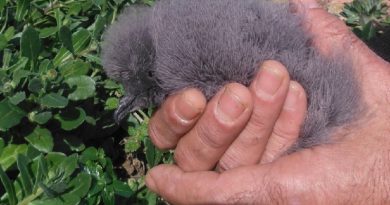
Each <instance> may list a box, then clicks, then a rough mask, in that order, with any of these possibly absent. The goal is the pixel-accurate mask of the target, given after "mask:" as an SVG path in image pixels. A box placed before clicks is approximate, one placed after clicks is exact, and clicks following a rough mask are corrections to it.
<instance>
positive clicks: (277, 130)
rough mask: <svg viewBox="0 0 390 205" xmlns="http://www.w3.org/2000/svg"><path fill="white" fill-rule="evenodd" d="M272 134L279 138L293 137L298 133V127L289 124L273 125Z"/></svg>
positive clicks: (288, 138) (287, 138)
mask: <svg viewBox="0 0 390 205" xmlns="http://www.w3.org/2000/svg"><path fill="white" fill-rule="evenodd" d="M273 134H274V135H275V136H276V137H278V138H279V139H283V140H290V139H295V138H297V137H298V135H299V127H297V129H295V128H291V127H289V126H281V125H280V124H279V125H277V126H275V127H274V129H273Z"/></svg>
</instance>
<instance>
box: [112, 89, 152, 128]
mask: <svg viewBox="0 0 390 205" xmlns="http://www.w3.org/2000/svg"><path fill="white" fill-rule="evenodd" d="M147 106H148V103H147V100H146V96H143V95H142V94H139V95H135V96H125V97H123V98H122V99H121V100H120V102H119V107H118V109H116V111H115V113H114V120H115V122H116V123H117V124H120V122H121V121H122V120H123V119H124V118H125V117H126V116H127V115H128V114H129V113H131V112H134V111H136V110H139V109H141V108H145V107H147Z"/></svg>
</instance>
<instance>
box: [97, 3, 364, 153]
mask: <svg viewBox="0 0 390 205" xmlns="http://www.w3.org/2000/svg"><path fill="white" fill-rule="evenodd" d="M301 23H302V20H301V19H300V18H299V16H296V15H294V14H291V13H289V9H288V5H286V4H280V3H273V2H269V1H261V0H241V1H239V2H237V1H235V0H162V1H158V2H157V3H156V5H155V6H154V7H153V8H151V9H141V10H137V11H133V12H131V11H129V10H127V11H126V12H124V14H122V16H121V17H120V18H119V20H118V22H117V23H116V24H114V25H113V26H112V27H111V28H110V29H109V30H108V32H107V33H106V36H105V43H104V46H103V65H104V68H105V70H106V72H107V74H108V75H109V76H110V77H112V78H113V79H115V80H118V81H119V82H121V83H123V84H124V86H125V88H126V97H124V99H123V100H121V103H120V107H119V108H118V110H117V113H116V119H117V120H120V119H122V118H123V117H124V116H125V115H126V114H127V113H128V112H131V111H134V110H136V109H139V108H145V107H147V106H150V105H157V106H158V105H160V104H161V102H162V101H163V100H164V98H165V97H166V96H167V95H169V94H171V93H174V92H177V91H179V90H181V89H183V88H186V87H194V88H198V89H200V90H201V91H202V92H203V93H204V94H205V96H206V97H207V99H210V98H211V97H212V96H213V95H214V94H215V93H216V92H217V91H218V90H219V89H221V88H222V87H223V86H224V85H226V84H227V83H231V82H238V83H242V84H244V85H249V84H250V82H251V81H252V79H253V77H254V76H255V74H256V73H257V72H258V69H259V64H261V63H262V62H263V61H265V60H269V59H273V60H277V61H280V62H282V63H283V64H284V65H285V66H286V67H287V69H288V71H289V74H290V76H291V79H292V80H296V81H298V82H299V83H300V84H301V85H302V86H303V87H304V88H305V90H306V92H307V95H308V112H307V117H306V119H305V122H304V125H303V127H302V129H301V133H300V138H299V140H298V142H297V143H296V145H295V147H294V148H293V149H299V148H306V147H311V146H314V145H318V144H322V143H329V142H331V141H330V139H329V133H330V132H331V131H332V130H334V128H336V127H339V126H342V125H345V124H347V123H349V122H351V121H352V120H353V119H355V118H356V116H357V113H358V112H359V110H360V98H359V96H360V95H359V93H360V92H359V88H358V85H357V80H356V78H355V76H354V72H353V69H352V68H351V66H350V65H349V64H348V63H346V62H347V61H346V60H344V59H342V58H336V57H333V58H330V57H324V56H321V55H320V54H319V53H318V52H317V51H316V50H315V49H314V48H313V47H311V46H310V41H311V39H310V36H308V35H307V34H306V33H305V32H304V30H303V28H302V26H301Z"/></svg>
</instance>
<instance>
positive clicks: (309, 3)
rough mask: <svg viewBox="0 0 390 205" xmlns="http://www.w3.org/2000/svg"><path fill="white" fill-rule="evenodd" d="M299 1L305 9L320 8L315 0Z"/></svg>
mask: <svg viewBox="0 0 390 205" xmlns="http://www.w3.org/2000/svg"><path fill="white" fill-rule="evenodd" d="M301 3H302V4H303V6H304V7H305V8H307V9H316V8H321V6H320V4H318V2H317V0H301Z"/></svg>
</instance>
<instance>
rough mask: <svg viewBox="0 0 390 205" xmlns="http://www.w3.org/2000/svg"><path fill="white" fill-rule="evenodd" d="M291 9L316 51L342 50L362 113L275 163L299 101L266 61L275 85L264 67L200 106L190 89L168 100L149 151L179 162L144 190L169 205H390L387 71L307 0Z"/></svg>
mask: <svg viewBox="0 0 390 205" xmlns="http://www.w3.org/2000/svg"><path fill="white" fill-rule="evenodd" d="M295 3H296V4H295V9H296V10H297V11H298V12H300V13H302V14H304V16H305V19H306V26H307V28H308V30H309V31H310V32H311V33H312V34H313V35H314V43H315V45H316V46H317V47H318V48H320V50H321V51H322V52H324V53H328V54H332V53H334V52H336V51H339V50H340V49H344V50H345V54H346V55H347V57H350V58H351V59H352V62H351V63H353V66H354V68H355V69H356V72H357V74H358V76H359V80H360V85H361V90H362V96H363V99H364V102H365V105H366V110H365V112H364V115H363V116H362V117H361V118H360V120H359V121H358V122H356V123H354V124H351V125H349V126H347V127H344V128H343V129H340V130H338V132H337V134H335V136H334V137H335V138H337V139H338V140H337V141H335V142H336V143H334V144H327V145H322V146H317V147H314V148H312V149H305V150H301V151H299V152H296V153H293V154H291V155H287V156H281V157H279V155H280V154H281V153H282V152H283V151H284V150H285V147H288V146H289V145H291V143H293V142H294V140H295V138H296V136H297V132H298V128H299V124H300V123H301V122H302V118H303V116H304V110H305V106H306V104H305V101H304V100H302V97H304V92H303V90H302V88H300V87H299V86H298V85H297V84H296V83H294V82H290V81H289V79H288V75H287V74H286V73H285V70H284V68H283V66H281V65H280V64H278V63H276V62H273V61H270V62H267V63H266V64H265V65H263V66H265V67H266V68H268V69H271V70H272V71H271V73H274V74H275V73H276V76H279V78H280V79H279V82H280V83H279V84H278V83H275V84H273V85H272V83H271V82H277V80H276V79H277V78H278V77H275V75H271V74H269V73H266V72H267V71H266V70H268V69H264V70H265V71H262V72H260V73H259V75H258V76H259V78H258V79H257V80H256V81H255V82H254V83H253V85H251V87H250V88H249V89H247V88H245V87H243V86H242V85H239V84H231V85H228V86H227V88H225V89H224V91H221V92H220V93H218V94H217V95H216V96H215V98H213V99H212V100H211V101H210V103H208V104H207V107H206V103H205V100H204V97H203V96H202V95H201V94H200V93H199V92H198V91H196V90H193V89H191V90H187V91H185V92H182V93H180V94H177V95H174V96H172V97H171V98H169V99H168V101H167V102H166V103H165V104H164V105H163V106H162V108H161V109H160V110H159V111H158V112H157V113H156V115H155V116H154V117H153V118H152V121H151V129H150V130H151V132H150V134H151V137H152V140H153V141H154V142H155V143H156V145H157V146H159V147H161V148H173V147H176V155H175V158H176V161H177V165H161V166H158V167H156V168H154V169H152V170H151V171H150V172H149V174H148V175H147V177H146V183H147V185H148V186H149V188H151V189H152V190H153V191H155V192H157V193H158V194H160V195H161V196H162V197H163V198H165V199H167V200H168V201H170V202H172V203H174V204H276V203H280V204H388V203H390V201H389V200H390V199H389V197H388V196H389V195H390V178H389V177H388V173H390V117H389V116H390V65H389V64H388V63H387V62H385V61H383V60H382V59H380V58H379V57H378V56H376V55H375V54H374V53H372V52H371V51H370V50H369V49H368V48H367V47H366V46H365V45H364V44H363V42H361V41H360V40H358V39H357V38H356V37H355V36H354V35H353V34H351V32H350V31H349V30H348V28H347V27H346V26H345V25H344V24H343V22H341V21H339V20H338V19H337V18H336V17H333V16H331V15H329V14H328V13H326V12H325V11H324V10H322V9H321V8H318V5H317V4H316V3H315V1H312V0H301V1H296V2H295ZM271 76H272V77H271ZM270 78H271V79H270ZM255 85H260V88H257V86H255ZM289 85H290V86H289ZM291 85H292V86H291ZM294 85H295V86H294ZM289 87H290V88H291V87H296V88H298V89H288V88H289ZM275 90H276V92H275ZM288 90H290V91H288ZM294 90H296V91H294ZM268 91H270V92H268ZM272 91H273V92H272ZM270 93H273V94H270ZM294 93H295V94H298V95H294ZM287 95H288V96H289V97H287V100H286V102H285V99H286V96H287ZM229 96H230V97H229ZM292 96H300V97H298V99H297V98H295V100H291V99H294V98H290V97H292ZM180 98H181V99H184V100H178V99H180ZM288 98H290V100H291V101H290V100H288ZM271 101H272V103H271ZM289 101H290V102H293V101H295V103H292V104H289V103H288V102H289ZM258 103H260V104H258ZM175 105H176V106H177V107H174V106H175ZM225 106H226V107H232V109H226V110H225V109H224V107H225ZM283 107H284V109H283ZM187 108H193V110H187ZM263 108H264V109H263ZM286 108H287V109H286ZM224 111H225V112H224ZM291 113H294V115H292V114H291ZM180 119H181V120H180ZM290 120H291V121H290ZM295 120H296V121H295ZM256 136H257V137H256ZM259 162H260V163H259ZM261 162H263V163H261ZM264 162H270V163H264ZM217 163H218V169H219V172H217V171H207V170H210V169H212V168H213V167H214V166H215V165H216V164H217ZM221 171H223V172H221Z"/></svg>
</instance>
